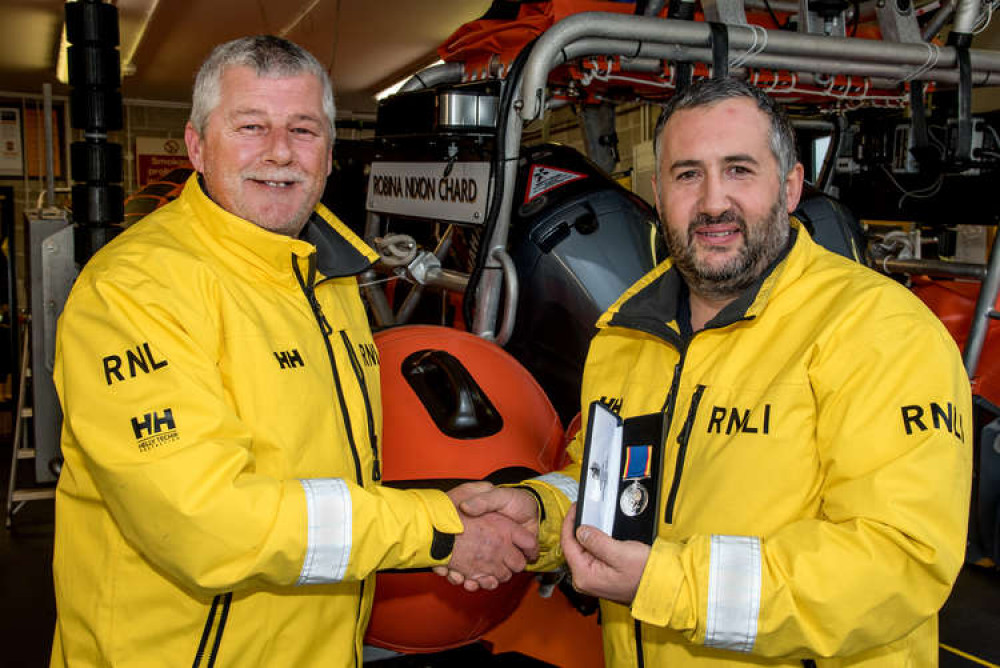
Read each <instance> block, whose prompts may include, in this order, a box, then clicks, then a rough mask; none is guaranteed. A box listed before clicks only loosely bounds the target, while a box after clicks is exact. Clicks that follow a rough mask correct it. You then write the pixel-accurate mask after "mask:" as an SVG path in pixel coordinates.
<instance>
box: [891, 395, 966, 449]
mask: <svg viewBox="0 0 1000 668" xmlns="http://www.w3.org/2000/svg"><path fill="white" fill-rule="evenodd" d="M900 411H901V412H902V414H903V429H905V430H906V435H907V436H909V435H911V434H913V433H914V430H919V431H927V430H928V429H930V428H932V427H933V428H934V429H938V430H943V431H946V432H948V433H949V434H951V435H953V436H955V437H956V438H958V440H960V441H962V442H963V443H965V427H964V425H963V423H962V415H961V414H960V413H959V412H958V409H957V408H955V406H954V405H953V404H952V403H951V402H950V401H949V402H948V404H947V406H942V405H941V404H936V403H934V402H933V401H932V402H931V404H930V406H918V405H912V406H901V407H900Z"/></svg>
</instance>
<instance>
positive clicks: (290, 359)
mask: <svg viewBox="0 0 1000 668" xmlns="http://www.w3.org/2000/svg"><path fill="white" fill-rule="evenodd" d="M274 359H276V360H278V366H279V367H281V368H282V369H294V368H295V367H297V366H305V365H306V363H305V362H303V361H302V355H301V354H299V351H298V349H297V348H292V349H291V350H282V351H281V352H276V353H274Z"/></svg>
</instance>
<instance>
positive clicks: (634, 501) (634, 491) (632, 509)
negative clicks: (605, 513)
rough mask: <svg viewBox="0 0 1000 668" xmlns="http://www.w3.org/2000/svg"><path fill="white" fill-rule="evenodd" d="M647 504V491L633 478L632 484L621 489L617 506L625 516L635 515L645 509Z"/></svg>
mask: <svg viewBox="0 0 1000 668" xmlns="http://www.w3.org/2000/svg"><path fill="white" fill-rule="evenodd" d="M647 504H649V492H647V491H646V488H645V487H643V486H642V485H641V484H639V481H638V480H633V481H632V484H631V485H629V486H628V487H626V488H625V489H624V490H622V494H621V497H620V498H619V499H618V506H619V507H620V508H621V509H622V513H624V514H625V515H626V516H627V517H635V516H636V515H638V514H639V513H641V512H642V511H644V510H645V509H646V505H647Z"/></svg>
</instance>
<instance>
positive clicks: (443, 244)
mask: <svg viewBox="0 0 1000 668" xmlns="http://www.w3.org/2000/svg"><path fill="white" fill-rule="evenodd" d="M454 232H455V226H454V225H449V226H448V229H447V230H445V233H444V234H443V235H442V236H441V240H440V241H439V242H438V245H437V248H435V249H434V257H435V258H437V261H438V262H441V261H442V260H443V259H444V258H445V257H447V255H448V251H450V250H451V241H452V237H453V236H454ZM442 273H443V270H442V269H441V268H440V267H434V268H430V269H427V270H426V272H424V276H423V279H424V280H423V282H422V283H417V284H415V285H414V286H413V287H411V288H410V292H409V293H408V294H407V295H406V299H404V300H403V304H402V305H401V306H400V307H399V310H397V311H396V321H397V322H399V323H405V322H409V321H410V316H411V315H413V311H414V310H415V309H416V308H417V304H419V303H420V299H421V297H422V296H423V294H424V285H430V284H431V282H432V281H433V282H435V283H437V281H438V280H440V279H441V274H442ZM452 273H457V272H452ZM445 278H447V277H445ZM446 282H447V281H446ZM467 284H468V277H467V276H466V277H465V279H464V280H462V281H461V282H460V283H455V285H460V286H461V287H460V288H459V289H460V290H462V291H464V290H465V286H466V285H467ZM445 289H453V288H452V287H448V288H445Z"/></svg>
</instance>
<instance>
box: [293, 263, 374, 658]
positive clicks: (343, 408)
mask: <svg viewBox="0 0 1000 668" xmlns="http://www.w3.org/2000/svg"><path fill="white" fill-rule="evenodd" d="M292 270H293V271H294V272H295V278H296V279H297V280H298V282H299V287H300V288H302V292H303V293H304V294H305V296H306V300H307V301H308V302H309V307H310V308H311V309H312V312H313V316H315V317H316V324H317V325H319V330H320V333H321V334H322V335H323V343H324V344H326V354H327V357H329V358H330V370H331V371H332V372H333V384H334V387H336V389H337V400H338V401H339V402H340V414H341V415H343V416H344V428H345V429H346V430H347V443H348V445H350V447H351V456H352V457H353V458H354V475H355V476H356V478H357V481H358V486H359V487H364V486H365V479H364V477H363V476H362V474H361V458H360V457H359V456H358V446H357V444H356V443H355V442H354V430H353V429H352V428H351V414H350V413H348V412H347V400H346V399H345V398H344V388H343V386H342V385H341V383H340V372H339V371H338V370H337V359H336V357H335V356H334V354H333V345H332V344H331V343H330V335H331V334H333V327H331V326H330V323H329V322H327V319H326V316H325V315H324V314H323V308H322V307H321V306H320V303H319V300H318V299H317V298H316V286H315V279H316V254H315V253H313V254H312V255H310V256H309V280H308V281H305V280H304V279H303V278H302V272H301V271H300V270H299V264H298V262H296V261H295V256H294V255H293V256H292ZM348 351H349V352H350V347H348ZM352 363H353V362H352ZM355 373H356V372H355ZM361 386H362V387H363V388H364V387H366V386H365V384H364V382H363V380H362V383H361ZM364 391H365V392H367V391H366V390H364ZM365 408H366V409H367V412H368V419H369V420H371V419H372V417H371V404H369V403H368V399H367V395H366V399H365ZM372 428H373V427H372ZM373 447H374V442H373ZM364 606H365V581H364V580H361V581H359V582H358V614H357V619H359V620H360V619H361V614H362V612H364ZM355 654H356V655H357V656H355V662H356V664H357V665H358V667H359V668H360V666H361V658H362V657H361V655H360V654H358V653H357V652H355Z"/></svg>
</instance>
